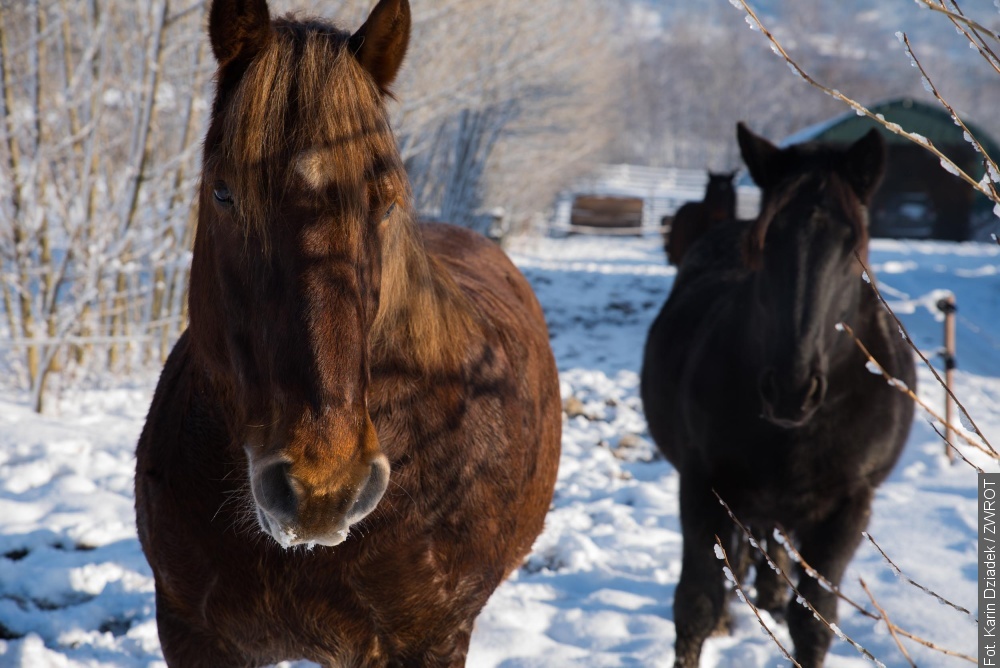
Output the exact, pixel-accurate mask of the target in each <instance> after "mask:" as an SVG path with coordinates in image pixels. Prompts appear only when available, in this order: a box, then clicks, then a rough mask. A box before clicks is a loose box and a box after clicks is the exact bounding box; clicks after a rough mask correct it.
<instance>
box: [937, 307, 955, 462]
mask: <svg viewBox="0 0 1000 668" xmlns="http://www.w3.org/2000/svg"><path fill="white" fill-rule="evenodd" d="M937 307H938V310H939V311H941V312H942V313H944V350H943V351H942V352H941V356H942V357H943V358H944V382H945V385H946V386H947V387H948V392H945V395H944V421H945V425H944V437H945V439H946V440H947V441H949V442H950V441H951V424H952V422H951V420H952V400H951V394H950V392H952V391H953V390H952V379H953V378H954V375H955V367H956V366H957V363H956V359H955V312H956V311H957V310H958V307H957V306H955V295H948V296H947V297H944V298H942V299H939V300H938V303H937ZM944 449H945V453H946V454H947V455H948V461H949V462H951V461H954V459H955V453H954V452H952V449H951V447H949V446H948V444H947V443H946V444H945V446H944Z"/></svg>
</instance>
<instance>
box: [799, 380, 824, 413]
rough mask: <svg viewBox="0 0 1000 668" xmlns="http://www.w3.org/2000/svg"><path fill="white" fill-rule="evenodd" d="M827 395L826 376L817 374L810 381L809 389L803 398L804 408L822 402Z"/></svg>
mask: <svg viewBox="0 0 1000 668" xmlns="http://www.w3.org/2000/svg"><path fill="white" fill-rule="evenodd" d="M825 395H826V376H824V375H822V374H816V375H814V376H813V377H812V380H811V381H810V383H809V390H808V391H807V392H806V395H805V398H804V399H803V400H802V408H803V409H807V408H811V407H813V406H816V405H818V404H820V403H821V402H822V401H823V397H824V396H825Z"/></svg>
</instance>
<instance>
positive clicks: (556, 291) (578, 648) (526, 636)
mask: <svg viewBox="0 0 1000 668" xmlns="http://www.w3.org/2000/svg"><path fill="white" fill-rule="evenodd" d="M511 255H512V257H513V258H514V260H515V262H516V263H517V264H518V265H519V266H520V267H521V268H522V270H523V271H524V272H525V274H526V275H527V276H528V278H529V279H530V280H531V281H532V283H533V285H534V286H535V288H536V291H537V293H538V296H539V299H540V300H541V302H542V304H543V306H544V307H545V310H546V313H547V316H548V319H549V326H550V331H551V336H552V345H553V349H554V351H555V353H556V358H557V360H558V363H559V367H560V372H561V390H562V396H563V400H564V401H568V400H570V399H573V400H575V403H576V405H577V407H578V410H574V411H573V417H566V418H565V422H564V436H563V457H562V462H561V466H560V471H559V480H558V485H557V489H556V495H555V500H554V502H553V508H552V511H551V512H550V514H549V516H548V519H547V522H546V529H545V531H544V533H543V534H542V535H541V536H540V537H539V538H538V540H537V542H536V544H535V548H534V550H533V552H532V554H531V555H530V556H529V557H528V559H527V560H526V562H525V564H524V566H523V567H522V568H521V569H520V570H519V571H517V572H516V573H514V574H513V576H512V577H511V578H510V580H509V581H507V582H506V583H504V584H503V585H502V586H501V587H500V588H499V589H498V590H497V591H496V593H495V594H494V595H493V597H492V599H491V600H490V602H489V604H488V605H487V606H486V608H485V609H484V611H483V613H482V615H481V616H480V618H479V619H478V621H477V624H476V629H475V632H474V634H473V638H472V645H471V650H470V655H469V662H468V665H469V666H473V667H476V668H494V667H496V668H499V667H500V666H503V667H504V668H530V667H539V668H541V667H549V666H570V667H572V666H581V667H583V666H587V667H590V666H596V667H604V666H607V667H612V666H669V665H671V664H672V662H673V643H674V627H673V622H672V621H671V620H672V603H673V595H674V591H675V588H676V585H677V580H678V577H679V575H680V568H681V566H680V563H681V562H680V557H681V545H682V540H681V533H680V523H679V516H678V501H677V493H678V477H677V474H676V472H675V471H674V469H673V468H672V467H671V466H670V465H669V464H668V463H667V462H666V461H664V460H663V459H662V458H661V457H660V456H659V455H658V454H657V452H656V450H655V447H654V445H653V444H652V442H651V441H650V438H649V435H648V433H647V432H646V427H645V420H644V418H643V414H642V406H641V402H640V401H639V397H638V384H639V379H638V375H637V370H638V368H639V364H640V361H641V357H642V348H643V342H644V340H645V335H646V331H647V329H648V327H649V325H650V323H651V321H652V319H653V317H654V316H655V315H656V313H657V312H658V310H659V308H660V306H661V305H662V303H663V301H664V299H665V298H666V296H667V293H668V291H669V289H670V286H671V284H672V281H673V276H674V270H673V269H672V268H669V267H667V266H666V265H665V264H664V262H663V257H662V251H661V250H660V246H659V243H658V240H655V239H634V238H629V239H618V238H611V239H609V238H597V237H570V238H567V239H558V240H557V239H545V240H522V241H519V242H518V243H516V244H515V245H514V248H513V250H512V253H511ZM870 266H871V269H872V272H873V274H874V275H875V276H876V277H877V278H878V283H879V285H880V288H881V289H882V290H883V294H884V295H885V296H886V299H888V300H889V302H890V303H891V305H892V306H893V308H894V309H895V310H896V311H897V312H898V313H899V315H900V318H901V319H902V321H903V323H904V325H905V326H906V328H907V329H908V331H909V332H910V335H911V337H912V339H913V340H914V342H915V343H916V344H917V345H918V346H920V348H921V349H922V350H923V351H924V352H925V354H928V356H930V357H932V358H933V357H934V355H935V353H936V351H937V350H938V349H939V348H940V347H941V337H942V330H943V324H942V323H941V322H940V320H939V314H938V312H937V310H936V306H935V304H936V301H937V299H938V298H939V296H940V294H941V291H942V290H947V291H950V292H952V293H954V294H955V295H956V299H957V303H958V309H959V310H958V360H959V368H958V369H957V371H956V374H955V375H956V388H955V391H956V394H957V395H958V396H959V398H960V399H962V401H963V403H965V405H966V406H967V407H968V409H969V411H970V413H971V414H972V416H973V417H974V418H975V419H976V421H977V423H978V424H979V426H980V427H981V428H982V429H983V431H984V433H985V434H986V435H987V437H989V438H991V439H992V440H994V441H996V442H997V443H998V444H1000V413H997V411H996V409H995V408H994V407H995V406H996V405H998V403H1000V335H997V334H995V332H996V331H997V327H996V323H997V322H998V316H1000V272H998V271H997V269H998V267H1000V247H998V246H996V245H995V244H949V243H943V242H915V241H887V240H876V241H874V242H873V243H872V249H871V253H870ZM918 375H919V394H920V396H921V398H922V399H924V400H926V401H927V402H928V403H930V404H931V405H932V406H940V405H941V403H942V401H943V399H942V394H943V392H942V390H941V389H940V388H939V387H937V386H935V384H934V382H933V379H932V378H931V374H930V372H929V371H927V370H926V369H921V370H920V371H919V372H918ZM154 384H155V374H151V375H149V376H148V377H144V378H141V379H138V380H135V381H132V382H131V383H129V384H126V383H123V382H119V383H118V386H117V387H115V383H114V381H112V380H111V379H108V380H107V381H106V382H105V383H104V386H105V387H108V388H110V389H101V390H87V391H83V390H66V391H64V393H63V395H62V396H61V397H59V401H58V402H57V404H58V405H57V406H56V407H55V408H54V409H53V412H52V414H49V415H42V416H39V415H36V414H34V413H33V412H31V410H30V409H29V407H28V405H27V400H26V399H25V398H23V397H21V396H18V395H15V394H13V393H12V392H10V391H7V393H6V394H0V638H5V639H0V665H2V666H11V667H23V668H35V667H38V666H43V667H47V666H55V667H61V666H68V667H74V668H76V667H83V666H87V667H93V666H162V665H163V660H162V656H161V654H160V651H159V643H158V640H157V635H156V624H155V619H154V614H155V609H154V604H153V582H152V577H151V573H150V570H149V567H148V565H147V564H146V562H145V560H144V558H143V556H142V553H141V551H140V549H139V545H138V542H137V539H136V535H135V529H134V514H133V498H132V476H133V468H134V448H135V442H136V440H137V438H138V434H139V431H140V429H141V428H142V424H143V420H144V417H145V414H146V411H147V409H148V405H149V400H150V395H151V392H152V388H153V386H154ZM960 447H961V446H960ZM943 450H944V449H943V446H942V444H941V442H940V440H939V439H938V437H937V436H936V435H935V433H934V431H933V430H932V429H931V427H930V426H929V425H928V424H927V422H926V419H925V417H924V416H922V415H920V414H918V416H917V418H916V420H915V423H914V427H913V432H912V435H911V437H910V440H909V442H908V444H907V448H906V450H905V452H904V454H903V457H902V459H901V461H900V463H899V465H898V466H897V467H896V469H895V471H894V472H893V473H892V475H891V476H890V478H889V480H888V481H887V482H886V483H885V484H884V485H883V486H882V487H881V488H880V489H879V491H878V494H877V497H876V500H875V504H874V509H873V516H872V521H871V523H870V525H869V528H868V531H869V532H870V534H871V535H872V537H874V538H875V539H876V540H877V541H878V543H879V545H880V546H881V547H882V548H883V549H884V550H885V551H886V553H887V554H888V555H889V556H890V557H891V558H892V559H893V561H894V562H895V563H896V564H897V565H898V566H899V568H900V569H902V571H903V572H904V573H905V574H906V575H907V576H908V577H910V578H912V579H913V580H915V581H917V582H919V583H920V584H922V585H925V586H926V587H928V588H929V589H931V590H933V591H935V592H938V593H939V594H941V595H942V596H945V597H946V598H948V599H949V600H951V601H953V602H954V603H956V604H958V605H961V606H964V607H966V608H969V609H975V606H976V587H977V585H976V548H977V545H976V523H977V517H976V504H975V498H976V473H975V471H974V470H973V469H972V468H970V467H969V466H968V465H966V464H964V463H963V462H958V463H956V464H954V465H949V464H948V462H947V460H946V458H945V457H944V454H943ZM963 452H964V453H965V454H966V456H968V457H969V458H970V459H971V460H972V461H973V462H974V463H976V464H978V465H980V466H982V467H983V468H985V469H986V470H988V471H995V470H997V465H996V463H995V462H991V461H990V460H989V459H987V458H986V457H985V456H983V455H981V454H980V453H978V452H976V451H973V450H972V449H971V448H968V447H963ZM717 563H718V565H719V568H720V570H721V568H722V567H723V564H722V562H721V561H720V562H717ZM859 577H861V578H864V580H865V582H866V583H867V584H868V586H869V588H870V589H871V590H872V593H873V595H874V596H875V597H876V599H877V600H878V602H879V604H880V605H881V606H883V607H884V608H885V609H886V610H887V611H888V614H889V616H890V617H891V619H892V620H893V622H895V623H896V624H898V625H899V626H900V627H902V628H903V629H906V630H908V631H910V632H912V633H914V634H916V635H919V636H921V637H924V638H926V639H928V640H931V641H933V642H936V643H938V644H941V645H943V646H945V647H948V648H949V649H953V650H957V651H960V652H964V653H967V654H973V655H974V654H975V639H976V626H975V624H974V622H972V621H971V620H970V619H969V617H968V616H966V615H964V614H962V613H960V612H958V611H956V610H954V609H952V608H950V607H948V606H944V605H937V604H934V605H932V604H931V603H933V601H932V599H931V598H930V597H929V596H928V595H927V594H925V593H923V592H921V591H919V590H918V589H916V588H915V587H912V586H911V585H909V584H907V582H906V581H904V580H902V579H900V578H897V577H896V576H895V575H894V574H893V570H892V568H891V567H890V566H889V565H888V564H887V563H886V562H885V560H883V558H882V556H881V555H880V554H879V553H878V551H877V550H876V549H875V548H874V546H873V545H872V544H871V543H869V542H868V541H862V544H861V545H860V546H859V548H858V551H857V553H856V555H855V558H854V561H853V562H852V564H851V566H850V567H849V569H848V572H847V575H846V576H845V578H844V580H843V583H842V588H843V590H844V592H845V593H846V594H847V595H848V596H850V597H851V598H852V599H854V600H855V601H858V602H867V600H868V599H867V596H866V595H865V594H864V592H863V590H862V589H861V587H860V584H859V582H858V578H859ZM747 591H748V594H749V593H750V592H752V587H751V588H748V589H747ZM730 607H731V610H732V612H733V633H732V635H730V636H728V637H717V638H712V639H710V640H709V641H708V642H707V643H706V645H705V649H704V651H703V655H702V666H703V667H706V666H707V667H713V668H715V667H718V668H725V667H727V666H764V665H768V666H773V665H778V664H781V665H784V664H785V663H787V662H786V661H785V660H784V659H783V657H782V655H781V651H780V650H779V649H778V647H777V646H776V645H775V644H774V643H773V642H772V641H771V640H770V638H769V637H768V636H767V635H766V634H765V633H762V632H761V630H759V629H760V626H759V623H758V621H757V618H756V617H754V616H753V613H752V612H751V611H750V610H749V608H748V607H747V606H746V605H744V604H742V603H740V602H739V601H737V600H735V598H734V599H733V601H732V602H731V603H730ZM869 607H870V605H869ZM840 615H841V617H840V620H839V622H838V630H839V631H841V632H842V633H843V634H844V635H846V636H847V637H850V638H851V639H853V640H855V641H856V642H858V643H859V644H860V645H861V646H863V647H864V648H865V649H867V650H868V651H870V652H871V653H872V655H874V656H875V657H876V658H877V659H878V660H879V661H881V662H883V663H884V664H885V665H887V666H904V665H907V664H906V662H905V660H904V659H903V658H902V655H901V654H900V653H899V650H898V648H897V647H896V646H895V642H894V641H893V639H892V637H891V636H890V635H889V634H888V633H887V632H886V629H885V626H884V624H883V625H877V624H876V623H875V622H874V621H873V620H871V619H869V618H866V617H864V616H862V615H860V614H859V613H857V612H855V611H853V610H852V609H851V608H850V607H849V606H847V605H846V604H843V603H842V604H841V605H840ZM761 617H762V619H763V620H764V621H765V623H766V624H767V625H768V627H769V628H770V629H771V630H772V631H773V632H774V634H775V636H776V637H777V639H778V640H779V641H780V642H781V643H782V644H783V645H784V646H785V647H788V648H790V647H791V646H792V642H791V638H790V637H789V635H788V630H787V627H785V626H784V625H783V624H781V623H778V622H777V621H775V620H774V619H773V618H771V617H770V616H769V615H768V614H767V613H766V612H761ZM904 642H907V649H908V650H909V651H910V653H911V655H912V656H913V659H914V661H915V662H916V663H917V664H918V665H934V666H939V665H940V666H947V665H960V663H961V662H959V661H956V660H953V659H947V658H945V657H942V656H941V655H938V654H936V653H934V652H932V651H930V650H928V649H926V648H923V647H920V646H917V645H914V644H913V643H909V642H908V641H904ZM301 665H307V664H301ZM827 665H828V666H830V667H831V668H860V667H861V666H867V665H871V664H870V662H869V661H868V660H867V659H865V658H864V657H863V656H862V655H861V654H860V653H859V651H858V650H856V649H855V648H854V647H852V646H851V645H850V644H848V643H846V642H842V641H840V640H834V643H833V646H832V648H831V655H830V658H829V660H828V662H827Z"/></svg>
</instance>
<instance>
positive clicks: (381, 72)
mask: <svg viewBox="0 0 1000 668" xmlns="http://www.w3.org/2000/svg"><path fill="white" fill-rule="evenodd" d="M409 42H410V3H409V2H408V1H407V0H379V3H378V4H377V5H375V9H373V10H372V13H371V14H369V15H368V20H366V21H365V23H364V25H363V26H361V27H360V28H358V31H357V32H356V33H354V34H353V35H351V41H350V48H351V51H353V52H354V55H355V56H356V57H357V59H358V62H359V63H361V66H362V67H364V68H365V69H366V70H368V73H369V74H371V75H372V78H373V79H375V83H376V84H377V85H378V87H379V89H380V90H381V91H382V92H383V93H385V92H388V90H389V85H390V84H391V83H392V82H393V80H394V79H395V78H396V74H397V73H398V72H399V66H400V65H402V64H403V56H405V55H406V47H407V45H408V44H409Z"/></svg>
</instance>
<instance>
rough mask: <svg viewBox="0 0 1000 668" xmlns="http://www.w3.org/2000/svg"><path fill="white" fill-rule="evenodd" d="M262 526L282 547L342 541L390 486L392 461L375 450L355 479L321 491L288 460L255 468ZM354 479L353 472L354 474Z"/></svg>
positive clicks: (253, 487)
mask: <svg viewBox="0 0 1000 668" xmlns="http://www.w3.org/2000/svg"><path fill="white" fill-rule="evenodd" d="M250 477H251V490H252V492H253V497H254V501H255V502H256V504H257V521H258V522H259V524H260V527H261V529H262V530H263V531H264V532H265V533H267V534H268V535H270V536H271V537H272V538H274V540H276V541H277V542H278V543H279V544H280V545H281V546H282V547H286V548H288V547H292V546H294V545H327V546H332V545H338V544H340V543H342V542H344V541H345V540H347V536H348V534H349V532H350V528H351V526H352V525H353V524H356V523H357V522H360V521H361V520H363V519H364V518H365V517H367V516H368V514H369V513H371V512H372V511H373V510H374V509H375V507H376V506H377V505H378V502H379V501H380V500H381V499H382V495H383V494H384V493H385V490H386V487H387V486H388V484H389V462H388V460H387V459H386V458H385V455H383V454H377V455H375V457H374V458H373V459H372V460H371V461H370V462H369V464H368V466H367V469H366V470H364V471H362V472H361V475H360V476H357V477H356V478H357V482H346V483H345V484H342V485H338V486H329V487H327V488H326V489H322V490H318V489H315V488H312V487H310V486H308V485H305V484H303V483H302V482H301V481H299V480H298V479H297V478H296V477H295V476H294V475H293V474H292V473H291V467H290V465H289V464H288V463H287V462H285V461H276V462H272V463H268V464H265V465H263V466H260V467H254V466H251V475H250ZM352 477H355V476H352Z"/></svg>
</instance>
